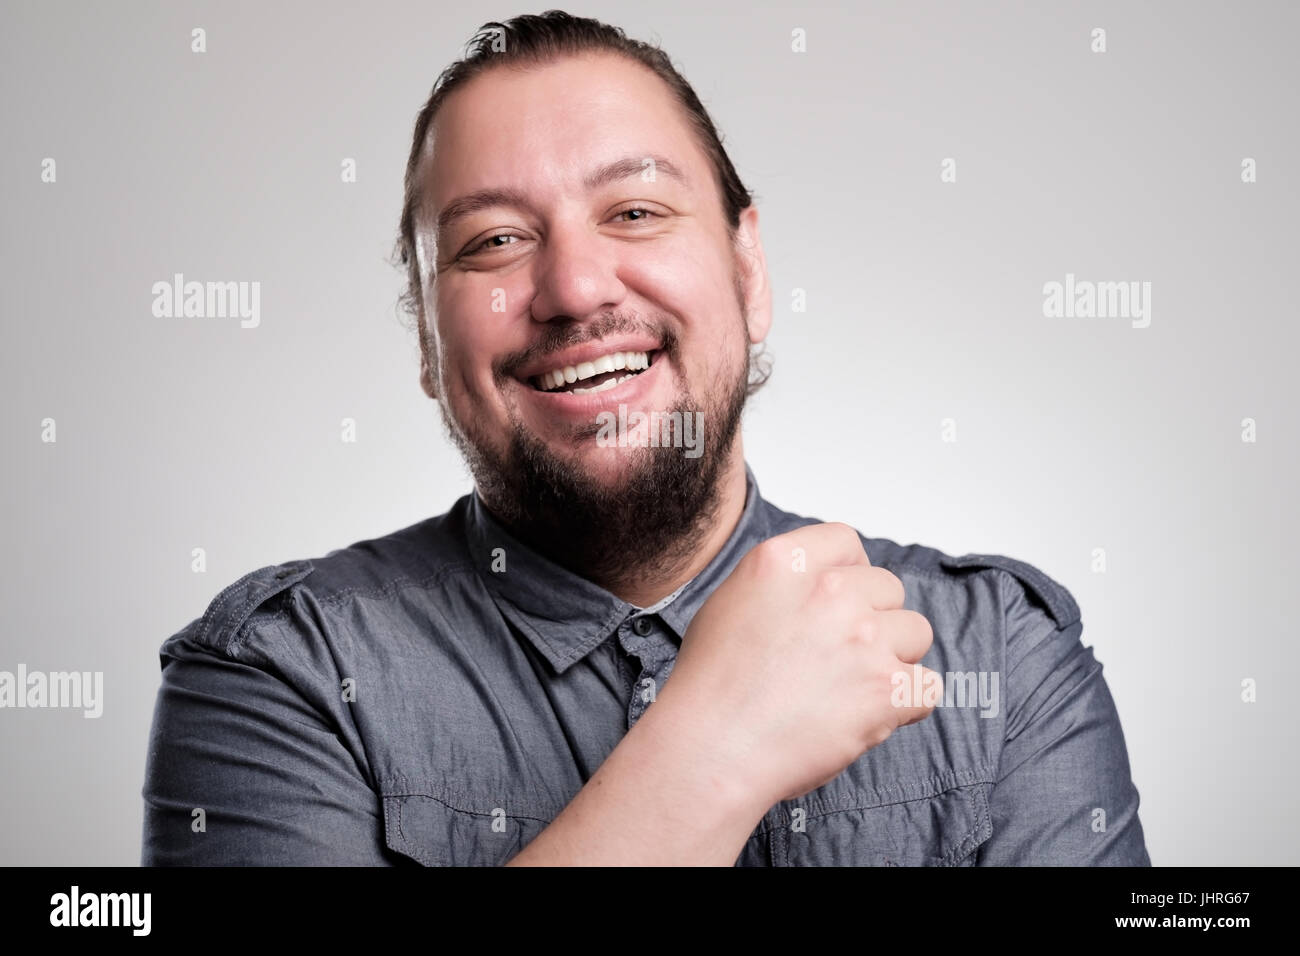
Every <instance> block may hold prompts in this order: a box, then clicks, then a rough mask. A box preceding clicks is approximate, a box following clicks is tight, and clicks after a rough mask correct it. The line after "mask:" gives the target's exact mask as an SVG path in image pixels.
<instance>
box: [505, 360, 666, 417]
mask: <svg viewBox="0 0 1300 956" xmlns="http://www.w3.org/2000/svg"><path fill="white" fill-rule="evenodd" d="M663 363H664V357H663V353H660V354H659V355H657V356H656V357H655V360H654V361H653V362H651V363H650V367H649V368H648V369H646V370H645V371H644V372H642V373H641V374H640V375H633V376H632V377H631V378H630V379H628V380H627V381H626V382H621V383H619V384H618V385H615V386H614V387H613V388H607V389H605V390H604V391H602V392H587V393H586V394H575V393H573V392H542V391H538V390H537V389H535V388H533V387H532V386H531V385H528V384H526V383H522V382H521V383H520V386H521V387H522V388H524V389H525V390H526V391H527V392H528V394H529V396H530V397H531V398H532V399H533V400H534V401H535V402H537V404H538V405H539V406H540V407H541V408H543V409H545V410H546V411H547V412H548V413H549V414H552V415H562V416H564V417H565V418H571V419H588V420H593V419H595V417H596V416H597V415H598V414H600V413H601V412H606V411H613V410H616V409H617V408H618V406H619V405H628V404H633V403H638V402H644V400H645V398H646V397H647V396H648V395H649V393H650V391H651V390H652V389H653V388H654V386H655V383H656V382H657V381H658V380H659V370H660V366H661V365H663Z"/></svg>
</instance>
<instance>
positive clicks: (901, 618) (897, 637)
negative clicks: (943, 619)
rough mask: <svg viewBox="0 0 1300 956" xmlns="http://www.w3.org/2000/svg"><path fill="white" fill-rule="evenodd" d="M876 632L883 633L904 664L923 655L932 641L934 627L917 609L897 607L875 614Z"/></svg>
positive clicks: (896, 655)
mask: <svg viewBox="0 0 1300 956" xmlns="http://www.w3.org/2000/svg"><path fill="white" fill-rule="evenodd" d="M876 620H877V632H878V633H880V634H882V635H884V637H885V639H886V640H887V641H888V642H889V648H890V650H892V651H893V652H894V656H895V657H897V658H898V659H899V660H900V661H902V662H903V663H904V664H915V663H917V662H918V661H920V659H921V658H923V657H925V655H926V653H927V652H928V651H929V650H930V646H931V645H932V644H933V643H934V628H933V627H931V625H930V620H929V618H927V617H926V616H925V615H924V614H921V613H920V612H919V611H912V610H909V609H907V608H898V609H897V610H892V611H881V612H880V613H879V614H877V615H876Z"/></svg>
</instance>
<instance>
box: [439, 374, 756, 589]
mask: <svg viewBox="0 0 1300 956" xmlns="http://www.w3.org/2000/svg"><path fill="white" fill-rule="evenodd" d="M666 354H668V353H666ZM662 358H663V356H661V357H660V360H662ZM741 366H742V367H741V370H740V372H739V373H738V375H737V376H736V377H735V378H734V379H733V380H732V381H731V382H730V383H727V384H725V385H724V386H723V387H722V388H721V389H720V390H717V391H715V392H712V393H710V395H709V399H708V402H707V404H705V405H701V404H700V403H699V402H698V401H697V400H696V399H694V398H692V397H691V396H690V395H685V396H683V397H682V398H680V399H679V400H678V401H677V403H676V404H675V405H674V406H673V408H672V409H670V410H669V411H675V412H680V413H681V419H679V420H685V418H686V416H687V415H691V414H694V413H695V412H697V411H702V412H703V420H704V421H705V422H706V423H707V427H708V429H709V437H708V440H707V441H702V442H701V447H700V454H699V456H698V457H695V458H688V457H687V456H686V455H685V454H684V449H683V448H678V447H672V446H671V445H668V444H664V445H662V446H660V447H655V446H653V445H651V446H648V447H643V448H626V449H620V452H621V453H622V455H623V459H624V461H625V463H626V464H625V466H624V467H623V469H622V473H621V474H620V476H619V478H618V480H616V481H613V482H609V483H606V482H604V481H601V480H599V479H596V478H594V477H592V476H591V475H590V474H588V473H586V472H585V471H584V470H583V469H582V468H581V467H578V466H576V465H575V464H574V463H573V462H572V461H570V460H569V459H567V458H565V457H563V456H561V455H558V454H556V453H555V452H554V451H553V450H552V449H551V447H550V446H549V445H548V444H547V443H546V442H544V441H542V440H540V439H539V438H537V436H536V435H534V434H533V433H532V432H530V431H529V430H528V429H527V428H526V427H525V426H524V425H523V423H522V422H521V421H519V420H518V419H517V418H515V419H514V420H513V423H512V428H511V435H510V441H509V445H508V451H507V453H506V454H505V456H504V457H503V456H501V455H499V454H498V453H497V452H496V451H495V450H494V449H493V448H492V446H491V444H490V443H488V442H487V441H484V440H481V438H479V437H477V436H473V435H472V434H470V433H469V431H468V430H467V429H462V428H458V427H456V425H455V423H454V422H452V421H451V420H450V417H449V415H448V413H447V410H446V408H445V405H444V403H442V402H439V406H440V407H442V411H443V419H444V421H445V423H446V424H447V427H448V431H449V432H450V433H451V435H452V438H453V440H454V441H455V442H456V444H457V446H458V447H459V448H460V450H461V453H462V454H463V455H464V456H465V459H466V461H467V463H468V464H469V467H470V471H471V473H472V474H473V476H474V480H475V484H476V485H477V487H478V491H479V495H480V497H481V498H482V499H483V502H484V504H486V505H487V506H488V509H489V510H490V511H492V513H493V514H494V515H495V516H496V517H497V518H498V520H500V521H501V522H502V523H503V524H504V525H505V526H506V527H507V528H508V529H509V530H510V531H511V533H512V534H514V535H515V536H516V537H517V538H519V540H520V541H522V542H523V543H525V544H527V545H528V546H529V547H531V548H533V549H534V550H535V551H538V552H539V553H541V554H544V555H546V556H547V557H549V558H550V559H551V560H553V561H555V562H556V563H557V564H560V565H561V566H563V567H565V568H568V569H569V570H571V571H573V572H575V573H576V574H579V575H581V576H583V577H585V578H587V579H588V580H590V581H593V582H595V583H597V584H600V585H601V586H602V587H604V588H606V589H607V590H611V591H617V590H619V589H620V587H621V586H623V585H626V584H628V583H630V582H635V581H636V580H637V579H638V578H641V577H643V576H647V575H654V576H668V575H672V574H674V573H676V572H678V571H680V570H681V569H682V568H683V567H685V566H686V565H687V564H688V563H689V562H690V560H691V558H692V556H693V555H694V553H695V550H696V549H697V547H698V545H699V543H700V541H701V540H702V539H703V537H704V529H705V528H706V527H707V526H708V525H710V524H711V523H712V522H713V520H714V519H715V518H716V516H717V512H718V508H719V505H720V503H721V492H722V487H721V478H722V476H723V475H724V474H725V473H726V470H727V466H728V465H729V464H730V463H731V458H732V455H733V454H734V446H735V437H736V433H737V431H738V429H739V426H740V420H741V413H742V411H743V409H744V406H745V401H746V398H747V384H748V380H749V373H750V369H749V366H748V363H747V362H742V363H741ZM593 440H594V439H593Z"/></svg>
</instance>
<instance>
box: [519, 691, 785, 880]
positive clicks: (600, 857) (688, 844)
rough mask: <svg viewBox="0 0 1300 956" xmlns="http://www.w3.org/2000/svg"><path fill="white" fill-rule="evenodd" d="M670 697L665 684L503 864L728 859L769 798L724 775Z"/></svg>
mask: <svg viewBox="0 0 1300 956" xmlns="http://www.w3.org/2000/svg"><path fill="white" fill-rule="evenodd" d="M670 683H671V682H670ZM673 699H674V698H671V697H670V696H669V695H668V691H667V687H665V690H664V694H663V695H662V696H661V697H660V699H659V700H658V701H656V702H655V703H654V704H653V705H652V706H651V707H650V709H649V710H647V711H646V713H645V715H644V716H643V717H642V718H641V719H640V720H638V721H637V722H636V724H634V725H633V727H632V729H631V730H630V731H628V733H627V735H626V736H625V737H624V738H623V739H622V740H621V741H620V742H619V744H618V746H617V747H615V748H614V750H613V751H612V752H611V753H610V755H609V756H608V757H607V758H606V759H605V762H604V763H603V764H601V765H600V767H599V769H598V770H597V771H596V772H595V773H594V774H593V775H592V777H591V779H590V780H588V781H587V784H586V786H584V787H583V788H582V789H581V790H580V791H578V794H577V796H575V797H574V798H573V800H572V801H571V802H570V803H569V805H568V806H566V807H565V808H564V810H563V811H562V812H561V813H560V815H559V816H557V817H556V818H555V820H554V821H552V823H551V824H550V826H548V827H547V828H546V829H545V830H543V831H542V832H541V833H540V834H539V835H538V836H537V837H536V838H535V839H534V840H533V841H532V842H531V843H529V844H528V846H526V847H525V848H524V849H523V850H522V851H521V852H520V853H519V854H518V855H516V856H515V857H514V859H512V860H511V861H510V862H509V863H508V864H506V865H507V866H557V865H560V866H611V865H614V866H624V865H642V866H663V865H674V866H680V865H685V866H731V865H733V864H734V863H735V862H736V858H737V857H738V856H740V852H741V850H742V849H744V846H745V841H746V840H747V839H749V836H750V834H751V833H752V832H753V830H754V828H755V827H756V826H757V825H758V823H759V821H760V820H761V819H762V818H763V814H764V813H765V812H766V811H767V810H768V808H769V807H770V805H771V803H773V802H775V801H769V800H765V799H762V798H756V797H755V794H756V792H757V791H756V790H755V789H753V788H750V787H748V786H746V785H745V784H743V783H742V782H741V780H740V779H739V776H738V775H736V774H732V773H729V772H727V771H726V770H725V769H724V768H725V767H726V766H727V764H726V763H725V762H724V761H722V760H720V759H718V758H717V755H716V754H714V753H712V752H711V748H710V746H709V743H708V741H707V740H706V739H703V738H704V736H705V735H703V734H701V733H700V731H699V722H698V721H695V722H692V721H688V720H684V719H680V718H679V715H678V714H677V713H676V712H675V711H673V710H672V709H671V707H672V700H673ZM687 714H689V711H687V712H686V713H685V714H682V715H681V717H685V716H687Z"/></svg>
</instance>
